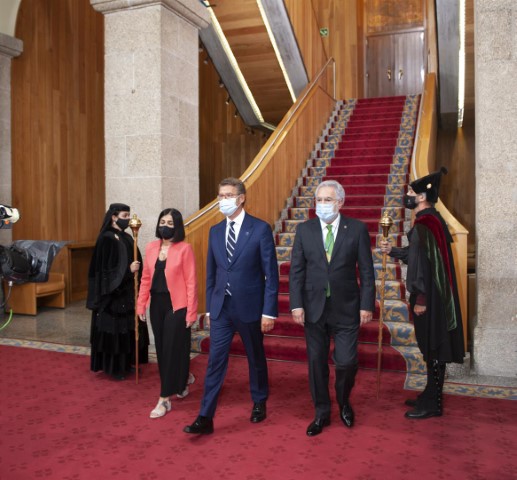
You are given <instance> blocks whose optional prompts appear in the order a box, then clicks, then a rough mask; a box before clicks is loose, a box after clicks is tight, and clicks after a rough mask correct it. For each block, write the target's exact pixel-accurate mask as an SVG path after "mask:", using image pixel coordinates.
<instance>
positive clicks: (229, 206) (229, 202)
mask: <svg viewBox="0 0 517 480" xmlns="http://www.w3.org/2000/svg"><path fill="white" fill-rule="evenodd" d="M237 198H238V197H237ZM237 198H223V199H222V200H219V211H220V212H221V213H222V214H223V215H224V216H225V217H231V216H232V215H233V214H234V213H235V212H236V211H237V209H238V208H239V205H237Z"/></svg>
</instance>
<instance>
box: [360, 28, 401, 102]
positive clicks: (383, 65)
mask: <svg viewBox="0 0 517 480" xmlns="http://www.w3.org/2000/svg"><path fill="white" fill-rule="evenodd" d="M392 59H393V39H392V36H391V35H372V36H369V37H368V38H367V40H366V69H365V72H366V85H365V87H366V88H365V93H366V97H370V98H372V97H389V96H392V95H395V87H394V83H393V64H392Z"/></svg>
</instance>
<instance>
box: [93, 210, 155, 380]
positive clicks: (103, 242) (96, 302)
mask: <svg viewBox="0 0 517 480" xmlns="http://www.w3.org/2000/svg"><path fill="white" fill-rule="evenodd" d="M129 210H130V209H129V206H127V205H125V204H122V203H113V204H111V205H110V207H109V209H108V211H107V212H106V215H105V217H104V221H103V224H102V227H101V230H100V233H99V237H98V238H97V242H96V244H95V249H94V252H93V256H92V260H91V263H90V269H89V273H88V299H87V302H86V307H87V308H89V309H90V310H92V322H91V333H90V343H91V365H90V369H91V370H92V371H94V372H97V371H99V370H103V371H104V372H105V373H107V374H109V375H112V376H113V377H115V378H116V379H119V380H122V379H124V377H125V375H126V373H127V372H129V371H131V369H132V366H133V365H134V363H135V289H134V272H137V271H139V269H140V262H141V255H140V252H138V261H133V237H132V236H131V235H129V234H128V233H125V232H124V230H125V229H126V228H127V227H128V226H129V217H130V215H129ZM148 345H149V334H148V330H147V325H146V324H145V323H144V322H140V321H139V363H147V362H148Z"/></svg>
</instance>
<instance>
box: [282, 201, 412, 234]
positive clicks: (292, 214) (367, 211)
mask: <svg viewBox="0 0 517 480" xmlns="http://www.w3.org/2000/svg"><path fill="white" fill-rule="evenodd" d="M339 211H340V213H341V214H343V215H345V216H347V217H352V218H357V219H359V220H361V221H367V220H375V219H377V221H379V220H380V219H381V217H382V215H383V213H384V211H388V215H390V216H391V218H392V219H393V221H397V220H401V219H403V218H404V211H405V209H404V208H401V207H387V208H384V207H348V206H347V205H346V203H345V206H344V207H342V208H340V209H339ZM287 215H288V218H289V219H290V220H309V219H310V218H315V217H316V210H315V209H314V208H289V209H288V210H287ZM369 231H373V232H376V231H378V229H374V230H369Z"/></svg>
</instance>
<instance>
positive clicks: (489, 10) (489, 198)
mask: <svg viewBox="0 0 517 480" xmlns="http://www.w3.org/2000/svg"><path fill="white" fill-rule="evenodd" d="M474 37H475V76H476V230H477V239H476V243H477V284H478V292H477V293H478V295H477V298H478V305H477V323H476V328H475V329H474V345H473V357H474V365H473V366H474V370H475V372H476V373H478V374H483V375H500V376H509V377H515V376H517V248H516V240H517V160H516V157H517V2H515V1H514V0H475V34H474Z"/></svg>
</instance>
